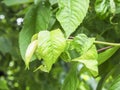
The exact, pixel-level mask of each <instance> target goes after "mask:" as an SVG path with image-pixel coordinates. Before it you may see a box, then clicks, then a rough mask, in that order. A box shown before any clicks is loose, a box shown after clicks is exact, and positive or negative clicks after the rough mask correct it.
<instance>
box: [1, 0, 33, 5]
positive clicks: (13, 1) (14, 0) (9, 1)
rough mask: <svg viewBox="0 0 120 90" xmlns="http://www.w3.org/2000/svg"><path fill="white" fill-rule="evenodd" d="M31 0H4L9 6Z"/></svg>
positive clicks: (31, 0)
mask: <svg viewBox="0 0 120 90" xmlns="http://www.w3.org/2000/svg"><path fill="white" fill-rule="evenodd" d="M30 2H33V0H4V1H3V3H5V4H6V5H7V6H12V5H18V4H24V3H30Z"/></svg>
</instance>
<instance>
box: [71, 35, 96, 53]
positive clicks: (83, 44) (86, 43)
mask: <svg viewBox="0 0 120 90" xmlns="http://www.w3.org/2000/svg"><path fill="white" fill-rule="evenodd" d="M94 41H95V38H88V37H87V36H86V35H85V34H78V35H77V36H76V37H75V38H74V39H73V41H72V46H73V48H75V49H76V51H77V52H79V53H80V54H81V55H82V54H84V53H86V52H87V51H88V49H89V48H91V46H92V45H93V42H94Z"/></svg>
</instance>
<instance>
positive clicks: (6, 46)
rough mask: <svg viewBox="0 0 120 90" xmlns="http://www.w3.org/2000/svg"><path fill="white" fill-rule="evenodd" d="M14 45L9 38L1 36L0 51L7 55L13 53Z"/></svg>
mask: <svg viewBox="0 0 120 90" xmlns="http://www.w3.org/2000/svg"><path fill="white" fill-rule="evenodd" d="M11 50H12V43H11V41H10V39H9V38H8V37H4V36H1V37H0V51H1V52H2V53H3V54H5V53H11Z"/></svg>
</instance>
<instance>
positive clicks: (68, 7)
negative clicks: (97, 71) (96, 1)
mask: <svg viewBox="0 0 120 90" xmlns="http://www.w3.org/2000/svg"><path fill="white" fill-rule="evenodd" d="M58 5H59V11H58V12H57V14H56V17H57V19H58V21H59V22H60V24H61V26H62V27H63V29H64V31H65V34H66V36H67V37H69V35H70V34H71V33H73V32H74V31H75V30H76V28H77V27H78V26H79V25H80V23H82V21H83V19H84V17H85V16H86V13H87V10H88V7H89V0H58Z"/></svg>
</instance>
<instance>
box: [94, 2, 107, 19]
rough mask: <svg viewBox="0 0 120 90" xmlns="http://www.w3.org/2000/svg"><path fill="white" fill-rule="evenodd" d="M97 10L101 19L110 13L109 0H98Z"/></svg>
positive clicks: (96, 3)
mask: <svg viewBox="0 0 120 90" xmlns="http://www.w3.org/2000/svg"><path fill="white" fill-rule="evenodd" d="M95 11H96V13H97V15H98V16H99V17H100V18H101V19H105V18H106V17H107V16H108V15H109V0H96V2H95Z"/></svg>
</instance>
